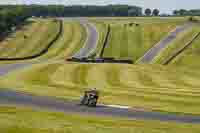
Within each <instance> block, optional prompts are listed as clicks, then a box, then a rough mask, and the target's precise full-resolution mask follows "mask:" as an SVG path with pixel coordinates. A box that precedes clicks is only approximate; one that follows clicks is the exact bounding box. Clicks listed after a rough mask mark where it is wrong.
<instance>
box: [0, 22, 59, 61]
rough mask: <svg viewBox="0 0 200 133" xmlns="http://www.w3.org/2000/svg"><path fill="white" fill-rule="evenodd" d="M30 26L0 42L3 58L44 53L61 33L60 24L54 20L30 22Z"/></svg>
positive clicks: (0, 52)
mask: <svg viewBox="0 0 200 133" xmlns="http://www.w3.org/2000/svg"><path fill="white" fill-rule="evenodd" d="M29 21H30V22H29V23H30V24H28V25H25V26H24V27H22V28H21V29H20V30H17V31H16V32H15V33H12V34H11V35H10V36H9V37H8V38H6V39H5V40H3V41H2V42H0V45H1V47H0V57H1V58H20V57H27V56H32V55H35V54H37V53H39V52H40V51H42V50H43V49H44V48H46V46H47V45H48V44H49V43H50V42H51V40H53V39H54V38H55V37H56V34H57V33H58V32H59V22H58V21H54V20H52V19H37V20H29Z"/></svg>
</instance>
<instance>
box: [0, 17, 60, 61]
mask: <svg viewBox="0 0 200 133" xmlns="http://www.w3.org/2000/svg"><path fill="white" fill-rule="evenodd" d="M57 21H59V32H58V33H57V34H56V36H55V38H54V39H53V40H52V41H51V42H50V43H49V44H48V45H47V47H46V48H45V49H43V50H42V51H40V52H39V53H37V54H35V55H32V56H27V57H18V58H0V61H20V60H30V59H34V58H37V57H39V56H41V55H43V54H45V53H47V52H48V51H49V48H50V47H51V46H52V45H53V44H54V43H55V42H56V41H57V40H58V39H59V37H60V35H61V34H62V33H63V22H62V20H57Z"/></svg>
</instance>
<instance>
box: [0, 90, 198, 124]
mask: <svg viewBox="0 0 200 133" xmlns="http://www.w3.org/2000/svg"><path fill="white" fill-rule="evenodd" d="M1 103H2V104H14V105H22V106H30V107H36V108H39V109H47V110H52V111H60V112H65V113H72V112H73V113H78V114H83V115H84V114H90V115H100V116H112V117H122V118H128V119H133V120H135V119H145V120H160V121H174V122H181V123H194V124H199V123H200V116H192V115H173V114H164V113H159V112H148V111H137V110H134V109H131V108H129V109H125V108H117V107H116V108H115V107H109V106H104V105H99V106H97V107H96V108H89V107H85V106H80V105H79V104H78V102H76V101H65V100H61V99H60V100H59V99H55V98H50V97H40V96H32V95H29V94H25V93H19V92H15V91H10V90H7V89H5V90H1V91H0V104H1Z"/></svg>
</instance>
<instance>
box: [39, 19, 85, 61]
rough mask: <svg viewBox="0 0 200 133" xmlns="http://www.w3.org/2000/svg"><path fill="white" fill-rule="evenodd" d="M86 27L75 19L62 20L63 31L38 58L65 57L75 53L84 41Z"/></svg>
mask: <svg viewBox="0 0 200 133" xmlns="http://www.w3.org/2000/svg"><path fill="white" fill-rule="evenodd" d="M86 34H87V33H86V29H85V28H84V27H83V26H82V25H81V24H80V23H79V22H76V21H63V33H62V34H61V36H60V37H59V38H58V40H57V41H56V42H55V43H54V44H53V45H52V46H51V47H50V48H49V51H48V52H47V53H45V54H44V55H42V56H41V57H39V58H38V59H66V58H67V57H70V56H72V55H73V54H74V53H76V52H77V51H78V50H79V49H80V48H81V47H82V46H83V44H84V43H85V40H86V36H87V35H86Z"/></svg>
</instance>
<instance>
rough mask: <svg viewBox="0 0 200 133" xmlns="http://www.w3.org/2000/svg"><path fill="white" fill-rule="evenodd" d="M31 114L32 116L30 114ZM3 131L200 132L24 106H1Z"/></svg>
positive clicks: (174, 125)
mask: <svg viewBox="0 0 200 133" xmlns="http://www.w3.org/2000/svg"><path fill="white" fill-rule="evenodd" d="M30 116H31V117H30ZM0 130H1V132H3V133H64V132H65V133H94V132H95V133H122V132H126V133H141V132H142V133H161V132H165V133H179V132H181V133H188V132H192V133H199V132H200V128H199V125H192V124H177V123H173V122H172V123H167V122H166V123H165V122H159V121H142V120H140V121H139V120H135V121H133V120H123V119H119V118H110V117H93V116H89V115H88V116H80V115H75V114H63V113H54V112H47V111H37V109H35V110H33V109H30V108H23V107H17V108H16V107H11V106H10V107H8V106H1V107H0Z"/></svg>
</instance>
